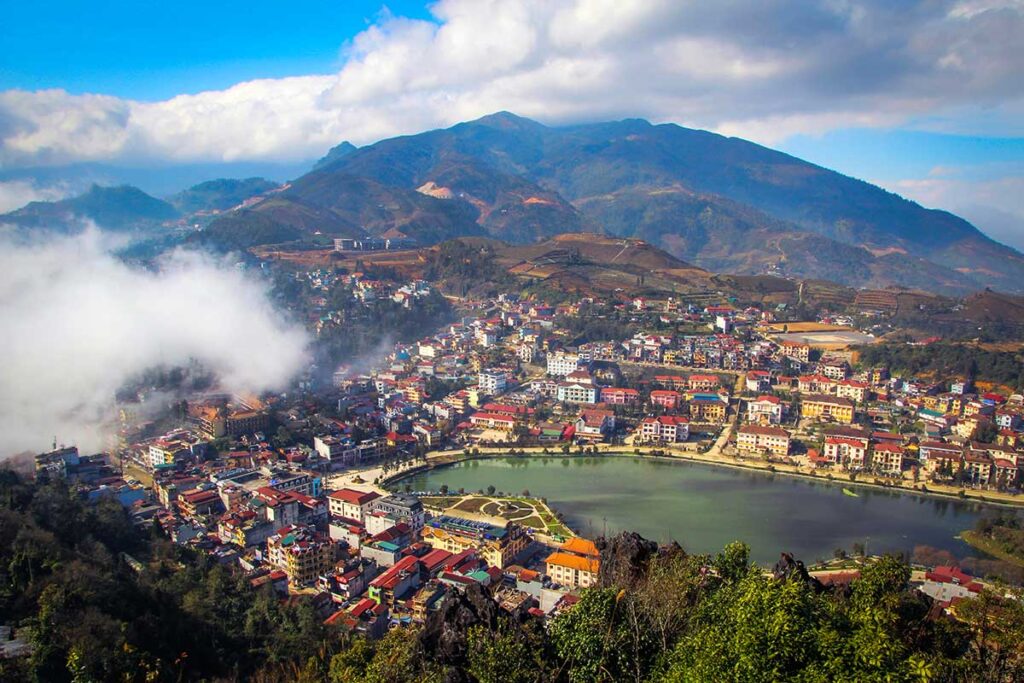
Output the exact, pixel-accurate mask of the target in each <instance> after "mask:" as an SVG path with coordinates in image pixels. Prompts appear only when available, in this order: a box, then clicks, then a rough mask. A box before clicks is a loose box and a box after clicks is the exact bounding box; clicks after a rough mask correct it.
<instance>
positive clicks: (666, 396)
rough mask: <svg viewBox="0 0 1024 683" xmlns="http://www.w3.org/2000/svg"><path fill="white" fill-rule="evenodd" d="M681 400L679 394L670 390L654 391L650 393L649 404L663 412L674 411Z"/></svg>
mask: <svg viewBox="0 0 1024 683" xmlns="http://www.w3.org/2000/svg"><path fill="white" fill-rule="evenodd" d="M681 400H682V396H681V395H680V394H679V392H678V391H672V390H671V389H655V390H654V391H652V392H651V404H652V405H656V406H660V407H662V408H664V409H665V410H675V409H676V407H677V406H679V403H680V401H681Z"/></svg>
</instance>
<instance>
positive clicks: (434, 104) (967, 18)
mask: <svg viewBox="0 0 1024 683" xmlns="http://www.w3.org/2000/svg"><path fill="white" fill-rule="evenodd" d="M431 11H432V12H433V14H434V17H435V21H419V20H409V19H404V18H401V17H394V16H391V15H388V14H384V15H383V16H382V18H381V19H379V20H378V21H377V22H376V23H374V24H373V25H371V26H370V27H369V28H367V29H366V30H365V31H364V32H362V33H360V34H359V35H358V36H356V37H355V38H354V39H353V40H352V41H351V42H350V43H349V44H347V45H346V46H345V47H344V50H343V57H344V66H343V67H342V69H341V70H340V71H339V72H338V73H335V74H327V75H311V76H302V77H292V78H283V79H267V80H255V81H249V82H245V83H239V84H237V85H235V86H233V87H231V88H228V89H225V90H220V91H209V92H202V93H198V94H195V95H181V96H178V97H174V98H172V99H169V100H165V101H160V102H136V101H131V100H126V99H120V98H117V97H110V96H106V95H102V94H86V95H71V94H69V93H67V92H64V91H61V90H47V91H39V92H26V91H19V90H11V91H6V92H3V93H0V140H2V142H0V165H2V166H16V165H22V166H25V165H45V164H64V163H70V162H76V161H110V160H121V161H124V160H129V161H145V160H158V161H164V162H166V161H175V162H193V161H239V160H271V159H272V160H296V159H308V158H310V157H314V156H317V155H319V154H321V153H322V152H323V151H324V150H325V149H327V148H328V147H330V146H332V145H334V144H336V143H337V142H339V141H340V140H343V139H348V140H352V141H354V142H356V143H360V144H361V143H367V142H372V141H375V140H378V139H380V138H383V137H388V136H392V135H396V134H401V133H408V132H414V131H420V130H423V129H426V128H430V127H435V126H444V125H449V124H451V123H454V122H457V121H461V120H466V119H469V118H473V117H476V116H479V115H482V114H486V113H490V112H493V111H497V110H500V109H511V110H514V111H516V112H517V113H521V114H524V115H527V116H532V117H536V118H538V119H540V120H542V121H545V122H551V123H559V122H569V121H582V120H601V119H607V118H611V117H621V116H646V117H648V118H651V119H653V120H656V121H675V122H678V123H682V124H686V125H692V126H697V127H703V128H710V129H713V130H718V131H720V132H723V133H727V134H738V135H743V136H744V137H748V138H752V139H756V140H759V141H762V142H767V143H771V142H773V141H778V140H780V139H782V138H784V137H786V136H788V135H791V134H793V133H796V132H801V133H815V132H821V131H825V130H830V129H833V128H837V127H845V126H887V125H897V124H902V123H905V122H908V121H914V122H915V123H916V125H921V126H927V127H931V128H934V129H939V130H947V131H950V132H966V133H984V134H998V135H1017V134H1022V133H1024V69H1021V68H1020V65H1021V64H1024V40H1021V36H1022V35H1024V2H1022V1H1021V0H1003V1H998V0H968V1H963V0H920V1H917V2H899V3H893V2H886V1H884V0H816V1H810V2H800V3H792V2H785V1H783V0H737V1H735V2H718V3H703V2H679V1H678V0H643V1H641V2H628V1H625V0H560V1H551V0H501V1H498V0H441V1H440V2H438V3H436V4H435V5H433V6H432V7H431ZM979 127H980V128H982V129H979Z"/></svg>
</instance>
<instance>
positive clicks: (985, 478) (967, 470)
mask: <svg viewBox="0 0 1024 683" xmlns="http://www.w3.org/2000/svg"><path fill="white" fill-rule="evenodd" d="M992 474H993V465H992V457H991V456H990V455H989V454H988V453H987V452H984V451H977V450H974V449H972V448H969V449H967V450H966V451H965V452H964V471H963V476H964V481H968V482H970V483H972V484H979V485H980V484H987V483H988V482H989V481H990V480H991V479H992Z"/></svg>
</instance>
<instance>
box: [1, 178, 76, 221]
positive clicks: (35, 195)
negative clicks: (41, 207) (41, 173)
mask: <svg viewBox="0 0 1024 683" xmlns="http://www.w3.org/2000/svg"><path fill="white" fill-rule="evenodd" d="M68 194H69V188H68V187H67V186H66V185H63V184H57V185H44V186H40V185H38V184H37V183H35V182H34V181H32V180H4V181H0V213H7V212H9V211H13V210H14V209H20V208H21V207H23V206H25V205H26V204H28V203H29V202H53V201H57V200H58V199H63V198H64V197H67V196H68Z"/></svg>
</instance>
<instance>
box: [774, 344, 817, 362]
mask: <svg viewBox="0 0 1024 683" xmlns="http://www.w3.org/2000/svg"><path fill="white" fill-rule="evenodd" d="M779 351H781V352H782V355H783V356H785V357H786V358H792V359H793V360H796V361H800V362H801V363H807V362H809V361H810V360H811V347H810V345H808V344H801V343H800V342H795V341H789V340H786V341H784V342H782V343H781V344H779Z"/></svg>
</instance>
